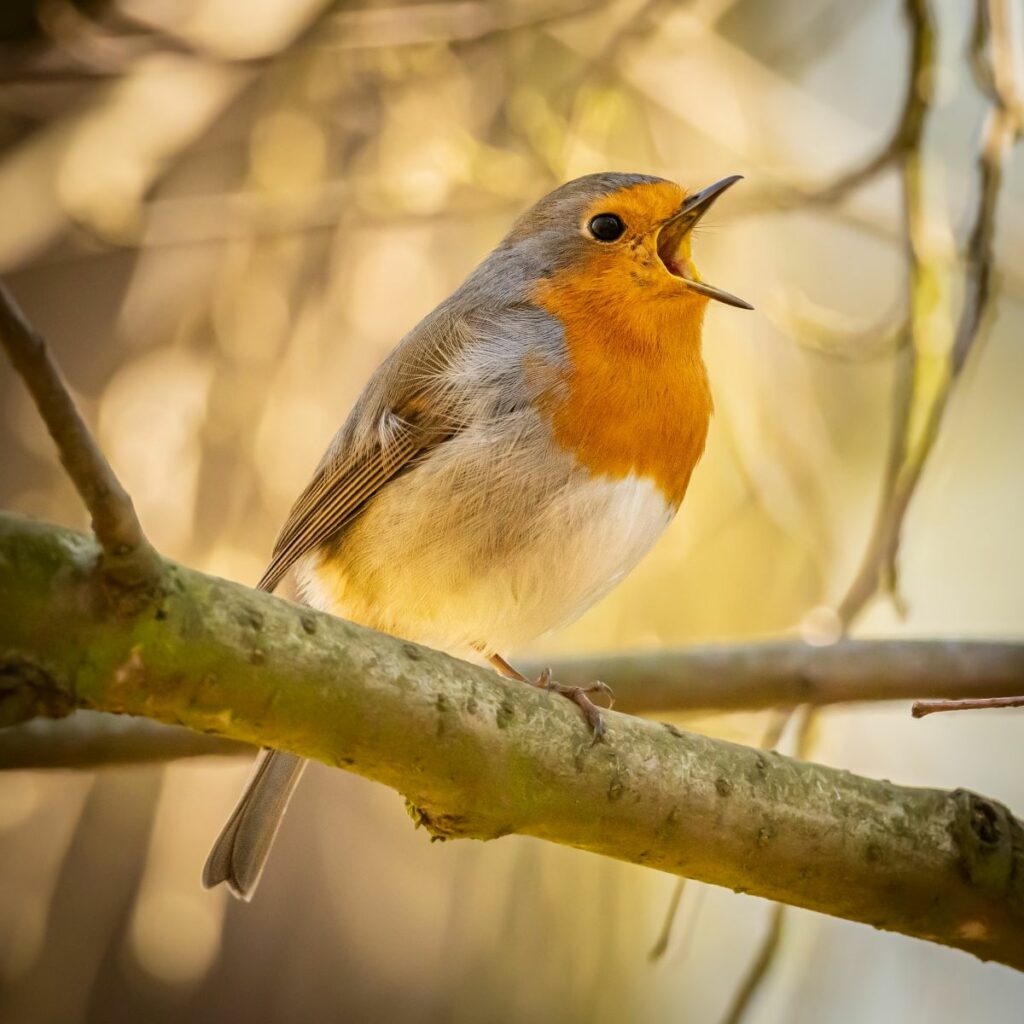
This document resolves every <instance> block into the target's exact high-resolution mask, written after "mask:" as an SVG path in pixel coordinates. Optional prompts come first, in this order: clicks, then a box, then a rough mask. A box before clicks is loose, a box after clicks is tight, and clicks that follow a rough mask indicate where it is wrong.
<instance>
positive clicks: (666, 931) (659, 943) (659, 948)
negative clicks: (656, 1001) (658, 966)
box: [647, 878, 686, 964]
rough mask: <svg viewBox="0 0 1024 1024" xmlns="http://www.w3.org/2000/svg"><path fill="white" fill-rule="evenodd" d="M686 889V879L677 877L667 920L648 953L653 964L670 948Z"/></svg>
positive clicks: (666, 916) (666, 913)
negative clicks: (673, 929) (670, 940)
mask: <svg viewBox="0 0 1024 1024" xmlns="http://www.w3.org/2000/svg"><path fill="white" fill-rule="evenodd" d="M685 890H686V879H685V878H677V879H676V884H675V888H674V889H673V890H672V896H671V897H670V898H669V901H668V908H667V909H666V911H665V920H664V922H663V923H662V926H661V931H660V932H658V937H657V938H656V939H655V940H654V945H653V946H651V950H650V952H649V953H648V954H647V959H648V960H649V961H650V962H651V963H652V964H653V963H655V962H656V961H658V960H660V959H661V958H662V957H663V956H664V955H665V951H666V950H667V949H668V943H669V939H671V938H672V928H673V926H674V925H675V923H676V917H677V916H678V915H679V906H680V904H681V903H682V902H683V893H684V892H685Z"/></svg>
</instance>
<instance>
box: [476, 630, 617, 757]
mask: <svg viewBox="0 0 1024 1024" xmlns="http://www.w3.org/2000/svg"><path fill="white" fill-rule="evenodd" d="M480 649H483V648H482V645H481V647H480ZM487 660H488V661H489V662H490V663H491V664H492V665H493V666H494V668H495V669H497V671H498V672H500V673H501V674H502V675H503V676H506V677H507V678H509V679H518V680H519V681H520V682H523V683H527V684H529V685H530V686H536V687H537V688H538V689H539V690H550V691H552V692H553V693H559V694H561V695H562V696H563V697H565V698H567V699H568V700H571V701H572V702H573V703H574V704H575V705H576V706H577V707H579V709H580V711H582V712H583V717H584V718H585V719H586V720H587V724H588V725H589V726H590V729H591V732H592V733H593V734H594V742H595V743H596V742H597V741H598V740H599V739H601V738H602V737H603V736H604V734H605V728H604V717H603V716H602V714H601V709H600V708H599V707H598V706H597V705H596V704H595V703H594V702H593V701H592V700H591V699H590V697H589V694H591V693H604V694H607V696H608V709H609V710H611V708H613V707H614V706H615V694H614V693H612V688H611V687H610V686H609V685H608V684H607V683H602V682H600V681H597V682H593V683H590V684H589V685H588V686H563V685H562V684H561V683H556V682H555V681H554V680H553V679H552V678H551V669H549V668H546V669H544V671H543V672H541V674H540V675H539V676H538V677H537V678H536V679H529V678H527V677H526V676H524V675H523V673H522V672H520V671H519V669H517V668H515V667H514V666H512V665H510V664H509V663H508V662H507V661H506V660H505V659H504V658H503V657H502V656H501V655H500V654H490V655H488V657H487Z"/></svg>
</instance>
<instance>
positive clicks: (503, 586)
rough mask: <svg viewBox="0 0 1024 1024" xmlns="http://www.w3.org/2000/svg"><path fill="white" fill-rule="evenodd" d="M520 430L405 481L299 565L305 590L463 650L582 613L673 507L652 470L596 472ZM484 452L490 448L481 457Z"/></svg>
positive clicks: (510, 646)
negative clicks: (324, 552) (530, 440)
mask: <svg viewBox="0 0 1024 1024" xmlns="http://www.w3.org/2000/svg"><path fill="white" fill-rule="evenodd" d="M518 441H519V443H518V445H517V446H516V447H515V448H514V449H513V450H510V451H507V452H506V453H504V454H503V455H499V456H495V455H494V446H493V445H484V446H482V447H481V446H480V439H476V447H475V448H474V447H473V445H474V439H473V438H472V437H467V438H465V439H464V445H461V446H456V445H453V446H452V450H451V451H446V452H445V453H444V458H432V459H431V460H429V461H428V462H427V463H425V464H424V465H423V466H421V467H417V468H415V469H413V470H412V471H411V472H409V473H408V474H406V475H405V476H403V477H400V478H398V479H397V480H395V481H393V482H392V483H391V484H389V485H388V486H387V487H385V488H384V490H383V491H382V492H381V493H380V495H378V496H377V497H376V498H374V499H373V501H372V502H371V503H370V505H369V506H368V508H367V509H366V510H365V511H364V512H363V513H362V514H361V515H360V516H359V518H358V519H357V520H356V522H355V523H354V524H353V526H352V527H351V528H349V530H348V531H347V532H346V533H345V535H344V537H343V539H342V541H341V543H340V545H339V548H338V550H337V551H335V552H333V553H332V554H331V555H330V556H327V557H322V556H320V555H313V556H311V557H310V558H309V559H307V561H306V563H305V564H304V565H303V566H302V567H301V568H300V571H299V576H300V582H301V584H302V586H303V591H304V595H305V597H306V599H307V600H308V601H309V602H310V603H311V604H313V605H314V606H316V607H319V608H322V609H324V610H326V611H330V612H332V613H334V614H336V615H340V616H342V617H343V618H347V619H350V620H352V621H355V622H360V623H362V624H364V625H368V626H372V627H373V628H375V629H380V630H383V631H385V632H388V633H393V634H395V635H397V636H401V637H404V638H406V639H409V640H414V641H416V642H418V643H423V644H426V645H427V646H430V647H435V648H440V649H442V650H447V651H450V652H452V653H455V654H460V653H465V652H467V651H468V650H470V649H471V648H473V647H477V646H482V647H483V648H484V649H485V650H486V651H487V652H492V651H498V652H502V653H505V652H511V651H515V650H516V649H518V648H521V647H522V646H523V645H524V644H526V643H528V642H529V641H530V640H532V639H533V638H535V637H537V636H539V635H540V634H542V633H545V632H547V631H548V630H550V629H554V628H556V627H558V626H561V625H565V624H566V623H567V622H569V621H571V620H572V619H574V618H576V617H577V616H578V615H580V614H581V613H582V612H583V611H585V610H586V609H587V608H588V607H590V605H592V604H593V603H594V602H595V601H596V600H598V598H600V597H601V596H602V595H604V594H605V593H606V592H607V591H608V590H610V589H611V588H612V587H613V586H615V584H616V583H618V582H619V581H620V580H621V579H622V578H623V577H624V576H625V575H626V574H627V573H628V572H629V571H630V570H631V569H632V568H633V567H634V566H635V565H636V564H637V562H639V561H640V559H641V558H642V557H643V556H644V554H646V552H647V551H648V550H649V549H650V547H651V545H652V544H653V543H654V542H655V540H657V538H658V537H659V536H660V534H661V533H662V531H663V530H664V529H665V527H666V526H667V525H668V524H669V522H670V521H671V520H672V517H673V515H674V513H675V508H674V507H673V506H672V505H671V504H670V503H669V502H668V501H667V500H666V499H665V498H664V496H663V495H662V494H661V492H660V491H659V490H658V488H657V487H656V486H655V485H654V484H652V483H651V481H649V480H647V479H638V478H635V477H628V478H626V479H623V480H611V479H607V478H594V477H591V476H590V475H589V473H587V472H585V471H583V470H581V469H580V468H579V467H578V466H576V465H575V463H574V460H573V459H572V458H571V456H569V455H567V454H553V453H552V452H551V451H550V449H547V450H546V451H545V455H544V457H543V458H538V457H537V450H536V449H535V448H532V446H528V445H524V444H522V438H521V437H520V438H519V439H518ZM467 446H468V447H467ZM445 447H446V448H447V447H448V446H445ZM460 447H461V450H460ZM531 449H532V450H531ZM481 452H484V453H487V452H490V453H491V454H490V456H489V457H488V456H487V455H486V454H485V458H484V460H483V461H482V462H481V461H480V453H481Z"/></svg>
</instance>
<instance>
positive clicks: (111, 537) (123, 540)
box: [0, 282, 161, 586]
mask: <svg viewBox="0 0 1024 1024" xmlns="http://www.w3.org/2000/svg"><path fill="white" fill-rule="evenodd" d="M0 344H2V345H3V347H4V348H5V349H6V350H7V355H8V356H9V358H10V360H11V363H12V364H13V365H14V368H15V370H17V372H18V373H19V374H20V376H21V378H22V380H23V381H24V382H25V386H26V387H27V388H28V390H29V392H30V393H31V395H32V398H33V400H34V401H35V404H36V408H37V409H38V410H39V414H40V415H41V416H42V418H43V420H44V422H45V423H46V427H47V430H49V432H50V436H51V437H52V438H53V441H54V444H56V445H57V451H58V452H59V454H60V460H61V462H62V463H63V465H64V468H65V469H66V470H67V473H68V476H70V477H71V480H72V482H73V483H74V485H75V488H76V489H77V491H78V493H79V495H80V496H81V498H82V501H83V502H84V503H85V507H86V508H87V509H88V511H89V514H90V516H91V517H92V529H93V532H94V533H95V534H96V539H97V540H98V541H99V543H100V547H101V548H102V549H103V558H102V565H103V570H104V572H105V574H106V575H107V576H108V577H109V578H110V579H111V580H113V581H114V582H116V583H118V584H121V585H123V586H138V585H140V584H145V583H151V582H153V581H155V580H157V579H159V577H160V575H161V569H160V565H161V563H160V559H159V557H158V555H157V554H156V552H155V551H154V550H153V548H152V546H151V545H150V543H149V541H148V540H147V539H146V535H145V534H144V533H143V531H142V526H141V524H140V523H139V520H138V517H137V516H136V514H135V508H134V506H133V505H132V500H131V498H130V497H129V496H128V494H127V492H126V491H125V489H124V488H123V487H122V486H121V482H120V481H119V480H118V479H117V477H116V476H115V475H114V471H113V470H112V469H111V468H110V464H109V463H108V462H107V460H106V458H105V456H104V455H103V452H102V451H101V450H100V447H99V445H98V444H97V443H96V439H95V438H94V437H93V436H92V433H91V432H90V431H89V428H88V426H87V425H86V423H85V420H83V419H82V415H81V413H80V412H79V411H78V407H77V406H76V405H75V400H74V399H73V398H72V397H71V393H70V392H69V391H68V389H67V385H66V384H65V383H64V379H63V377H62V376H61V373H60V370H59V369H58V367H57V364H56V363H55V362H54V360H53V356H52V355H51V354H50V350H49V347H48V346H47V344H46V341H45V340H44V339H43V337H42V335H41V334H39V332H38V331H36V330H35V328H34V327H33V326H32V325H31V324H30V323H29V322H28V320H27V319H26V317H25V315H24V313H22V311H21V309H20V308H19V307H18V304H17V303H16V302H15V301H14V299H13V297H12V296H11V294H10V292H9V291H8V290H7V289H6V288H5V287H4V285H3V283H2V282H0Z"/></svg>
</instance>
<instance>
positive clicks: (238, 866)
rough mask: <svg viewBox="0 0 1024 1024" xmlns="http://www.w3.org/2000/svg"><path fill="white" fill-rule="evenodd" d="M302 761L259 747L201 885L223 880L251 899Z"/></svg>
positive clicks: (241, 897) (297, 780)
mask: <svg viewBox="0 0 1024 1024" xmlns="http://www.w3.org/2000/svg"><path fill="white" fill-rule="evenodd" d="M305 767H306V761H305V759H303V758H301V757H297V756H296V755H295V754H284V753H281V752H280V751H277V750H265V751H263V752H262V753H261V755H260V758H259V760H258V761H257V763H256V770H255V771H254V772H253V775H252V778H251V779H250V780H249V784H248V785H247V786H246V788H245V792H244V793H243V794H242V798H241V800H239V801H238V805H237V806H236V807H235V809H234V811H233V812H232V814H231V817H230V818H229V819H228V822H227V824H226V825H225V826H224V828H223V830H222V831H221V833H220V835H219V836H218V837H217V841H216V842H215V843H214V844H213V849H212V850H211V851H210V856H209V857H208V858H207V859H206V866H205V867H204V868H203V885H204V886H205V887H206V888H207V889H212V888H213V887H214V886H215V885H220V884H221V882H226V883H227V885H228V888H229V889H230V890H231V892H232V893H233V894H234V895H235V896H237V897H238V898H239V899H243V900H246V901H248V900H250V899H252V896H253V893H254V892H255V891H256V886H257V885H258V884H259V881H260V876H261V875H262V874H263V869H264V867H266V863H267V857H268V856H269V854H270V847H271V846H272V845H273V842H274V836H276V835H277V830H278V828H280V826H281V819H282V818H283V817H284V812H285V811H286V810H287V809H288V801H289V800H291V797H292V793H293V792H294V790H295V787H296V786H297V785H298V783H299V779H300V778H301V777H302V771H303V769H304V768H305Z"/></svg>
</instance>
